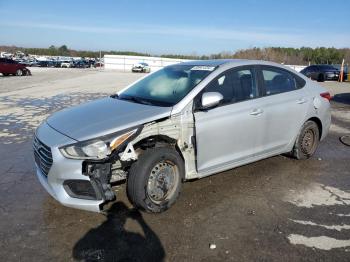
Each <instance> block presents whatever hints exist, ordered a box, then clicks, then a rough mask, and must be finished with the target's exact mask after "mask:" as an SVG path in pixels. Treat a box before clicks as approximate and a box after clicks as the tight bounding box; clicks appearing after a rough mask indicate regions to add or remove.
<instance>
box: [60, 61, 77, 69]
mask: <svg viewBox="0 0 350 262" xmlns="http://www.w3.org/2000/svg"><path fill="white" fill-rule="evenodd" d="M60 66H61V67H62V68H70V67H74V63H73V62H72V61H61V62H60Z"/></svg>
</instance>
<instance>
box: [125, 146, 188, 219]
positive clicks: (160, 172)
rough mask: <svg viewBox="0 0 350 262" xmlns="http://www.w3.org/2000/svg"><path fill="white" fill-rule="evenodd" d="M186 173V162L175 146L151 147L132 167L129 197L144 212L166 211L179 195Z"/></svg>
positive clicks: (129, 177)
mask: <svg viewBox="0 0 350 262" xmlns="http://www.w3.org/2000/svg"><path fill="white" fill-rule="evenodd" d="M184 175H185V168H184V162H183V160H182V158H181V156H180V155H179V154H178V153H177V152H176V150H175V149H172V148H168V147H161V148H153V149H147V150H146V151H145V152H144V153H143V154H142V155H140V157H139V159H138V160H137V162H135V163H134V164H133V165H132V166H131V168H130V172H129V176H128V180H127V194H128V197H129V200H130V201H131V202H132V203H133V205H134V206H136V207H137V208H140V209H142V210H144V211H147V212H151V213H160V212H163V211H165V210H167V209H169V208H170V207H171V206H172V205H173V204H174V203H175V201H176V199H177V198H178V196H179V194H180V192H181V184H182V180H183V178H184Z"/></svg>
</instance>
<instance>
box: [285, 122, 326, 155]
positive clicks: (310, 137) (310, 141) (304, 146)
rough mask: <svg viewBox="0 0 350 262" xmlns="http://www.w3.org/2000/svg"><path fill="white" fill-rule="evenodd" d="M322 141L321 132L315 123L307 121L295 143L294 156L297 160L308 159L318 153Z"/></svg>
mask: <svg viewBox="0 0 350 262" xmlns="http://www.w3.org/2000/svg"><path fill="white" fill-rule="evenodd" d="M319 140H320V131H319V129H318V126H317V124H316V123H315V122H314V121H307V122H305V124H304V125H303V126H302V128H301V130H300V133H299V135H298V137H297V139H296V141H295V145H294V148H293V151H292V155H293V156H294V157H295V158H296V159H308V158H310V157H311V156H312V155H313V154H314V153H315V151H316V149H317V146H318V143H319Z"/></svg>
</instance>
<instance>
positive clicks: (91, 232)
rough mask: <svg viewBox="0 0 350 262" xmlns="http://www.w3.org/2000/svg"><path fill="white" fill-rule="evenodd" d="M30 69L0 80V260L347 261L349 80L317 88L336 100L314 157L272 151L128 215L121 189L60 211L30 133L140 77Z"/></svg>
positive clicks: (349, 239) (349, 229)
mask: <svg viewBox="0 0 350 262" xmlns="http://www.w3.org/2000/svg"><path fill="white" fill-rule="evenodd" d="M32 71H33V76H31V77H6V78H5V77H1V76H0V199H1V201H0V257H1V260H3V261H19V260H20V261H49V260H50V261H52V260H54V261H69V260H84V259H85V260H87V261H95V260H116V261H118V260H124V261H129V260H133V261H147V260H150V261H161V260H166V261H223V260H228V261H349V258H350V178H349V175H350V147H347V146H345V145H343V144H341V143H340V142H339V137H340V136H341V135H344V134H350V97H349V94H350V84H348V83H344V84H339V83H333V82H326V83H323V85H324V86H326V87H327V88H328V89H329V90H330V91H331V93H332V94H333V95H335V98H336V101H340V102H342V103H340V102H332V116H333V124H332V127H331V132H330V135H329V136H328V137H327V139H326V140H325V141H323V142H322V143H321V145H320V147H319V149H318V151H317V153H316V155H315V156H314V157H313V158H311V159H309V160H307V161H296V160H293V159H289V158H286V157H284V156H277V157H273V158H270V159H267V160H263V161H259V162H257V163H254V164H250V165H246V166H243V167H240V168H236V169H234V170H230V171H227V172H223V173H221V174H218V175H215V176H211V177H208V178H204V179H201V180H197V181H194V182H189V183H186V184H185V185H184V189H183V192H182V195H181V197H180V199H179V200H178V202H177V204H176V205H175V206H174V207H173V208H172V209H170V210H169V211H167V212H165V213H163V214H159V215H151V214H144V213H139V212H137V211H135V210H133V209H132V207H131V205H130V203H129V202H128V200H127V198H126V196H125V189H124V186H120V187H119V188H117V190H118V201H117V202H116V203H115V204H114V205H113V206H112V208H111V211H110V212H109V214H108V215H106V216H105V215H101V214H95V213H90V212H85V211H79V210H74V209H70V208H66V207H63V206H61V205H59V204H58V203H56V201H54V200H53V199H52V198H51V197H50V196H49V195H48V194H47V193H46V192H45V191H44V189H42V187H41V186H40V185H39V183H38V181H37V179H36V177H35V174H34V164H33V159H32V152H31V139H32V134H33V129H34V128H35V127H36V126H37V125H38V124H39V123H40V122H41V121H42V120H43V119H45V118H46V117H47V116H48V115H49V114H51V113H52V112H54V111H57V110H59V109H61V108H64V107H67V106H70V105H74V104H78V103H81V102H84V101H88V100H91V99H94V98H97V97H101V96H105V95H106V94H111V93H113V92H115V91H117V90H119V89H120V88H122V87H124V86H125V85H127V84H128V83H130V82H132V81H133V80H136V79H137V78H138V77H140V76H142V75H141V74H131V73H122V72H113V71H100V70H90V69H88V70H78V69H38V68H34V69H33V70H32ZM210 244H215V245H216V249H210V248H209V245H210Z"/></svg>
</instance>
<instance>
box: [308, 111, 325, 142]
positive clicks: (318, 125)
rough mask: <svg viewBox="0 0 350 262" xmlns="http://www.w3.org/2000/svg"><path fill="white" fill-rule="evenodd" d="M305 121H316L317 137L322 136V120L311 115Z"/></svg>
mask: <svg viewBox="0 0 350 262" xmlns="http://www.w3.org/2000/svg"><path fill="white" fill-rule="evenodd" d="M307 121H313V122H315V123H316V125H317V127H318V131H319V132H320V136H319V139H321V137H322V122H321V120H320V119H319V118H318V117H316V116H313V117H311V118H309V119H308V120H307ZM307 121H306V122H307Z"/></svg>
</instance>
